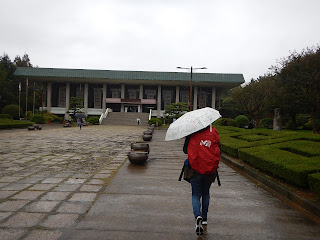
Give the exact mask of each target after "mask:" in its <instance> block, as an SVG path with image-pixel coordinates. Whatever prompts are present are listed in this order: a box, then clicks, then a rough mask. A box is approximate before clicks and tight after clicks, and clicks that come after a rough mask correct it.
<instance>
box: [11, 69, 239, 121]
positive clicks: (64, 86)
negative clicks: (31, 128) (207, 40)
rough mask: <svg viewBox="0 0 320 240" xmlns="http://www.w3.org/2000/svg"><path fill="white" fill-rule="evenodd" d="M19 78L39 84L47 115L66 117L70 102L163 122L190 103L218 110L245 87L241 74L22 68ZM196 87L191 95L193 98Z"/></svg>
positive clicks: (87, 108)
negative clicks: (228, 94)
mask: <svg viewBox="0 0 320 240" xmlns="http://www.w3.org/2000/svg"><path fill="white" fill-rule="evenodd" d="M15 76H16V77H17V78H25V79H28V81H29V82H36V83H37V84H41V85H42V86H43V88H44V89H45V90H46V91H45V97H44V108H43V109H44V110H47V111H48V112H52V113H54V114H66V112H67V111H68V110H69V106H70V98H71V97H78V98H83V106H84V108H83V112H85V113H86V114H87V115H101V114H102V113H105V111H106V109H112V111H114V112H150V110H153V111H152V112H153V115H155V116H157V117H160V116H162V114H163V112H164V109H165V107H166V106H167V105H170V104H172V103H175V102H186V103H188V104H190V96H191V98H192V102H191V103H192V108H193V109H194V110H195V109H199V108H203V107H212V108H219V106H220V104H221V96H222V93H223V92H225V91H226V90H229V89H231V88H234V87H236V86H239V85H240V84H242V83H244V78H243V75H242V74H221V73H193V75H192V82H191V81H190V79H191V75H190V73H187V72H147V71H114V70H86V69H61V68H25V67H18V68H17V70H16V71H15ZM190 87H192V92H191V93H192V95H190Z"/></svg>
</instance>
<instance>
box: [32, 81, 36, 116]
mask: <svg viewBox="0 0 320 240" xmlns="http://www.w3.org/2000/svg"><path fill="white" fill-rule="evenodd" d="M35 100H36V83H35V82H33V109H32V116H34V104H35Z"/></svg>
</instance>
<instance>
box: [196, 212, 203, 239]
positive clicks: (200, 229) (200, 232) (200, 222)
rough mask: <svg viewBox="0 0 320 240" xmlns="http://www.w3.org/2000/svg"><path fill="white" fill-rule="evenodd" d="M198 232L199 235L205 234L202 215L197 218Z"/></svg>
mask: <svg viewBox="0 0 320 240" xmlns="http://www.w3.org/2000/svg"><path fill="white" fill-rule="evenodd" d="M196 233H197V235H198V236H200V235H202V234H203V227H202V217H201V216H198V217H197V219H196Z"/></svg>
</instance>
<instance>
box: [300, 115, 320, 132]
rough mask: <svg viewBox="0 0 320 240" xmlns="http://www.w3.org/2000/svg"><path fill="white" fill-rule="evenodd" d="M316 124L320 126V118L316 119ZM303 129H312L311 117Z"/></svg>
mask: <svg viewBox="0 0 320 240" xmlns="http://www.w3.org/2000/svg"><path fill="white" fill-rule="evenodd" d="M316 125H317V126H318V127H320V120H319V119H317V120H316ZM302 129H303V130H312V120H311V118H310V119H309V120H308V122H307V123H305V124H304V125H303V127H302Z"/></svg>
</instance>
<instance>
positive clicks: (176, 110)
mask: <svg viewBox="0 0 320 240" xmlns="http://www.w3.org/2000/svg"><path fill="white" fill-rule="evenodd" d="M188 110H189V108H188V104H187V103H185V102H178V103H172V104H170V105H168V106H166V111H165V114H167V116H169V117H170V118H179V117H180V116H181V115H182V114H183V113H184V112H188Z"/></svg>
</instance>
